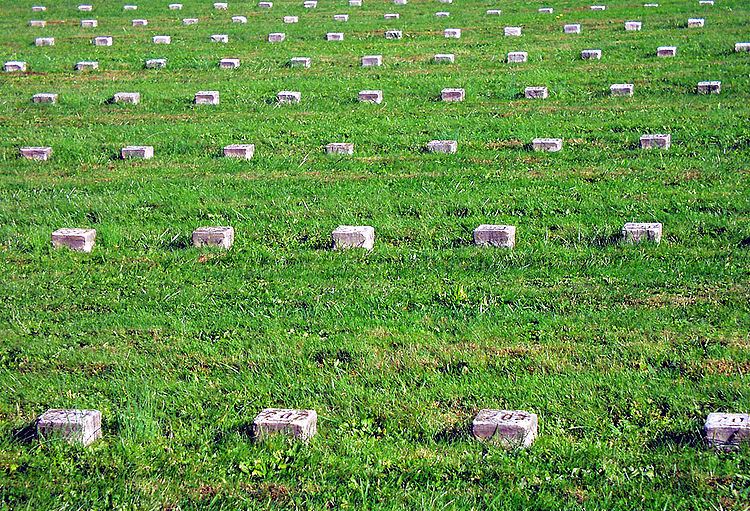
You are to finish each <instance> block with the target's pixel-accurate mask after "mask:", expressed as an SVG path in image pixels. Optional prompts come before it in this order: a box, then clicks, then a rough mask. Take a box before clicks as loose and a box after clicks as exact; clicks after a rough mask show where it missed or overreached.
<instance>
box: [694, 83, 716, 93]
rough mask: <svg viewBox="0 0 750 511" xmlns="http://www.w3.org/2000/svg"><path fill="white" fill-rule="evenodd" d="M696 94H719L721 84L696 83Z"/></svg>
mask: <svg viewBox="0 0 750 511" xmlns="http://www.w3.org/2000/svg"><path fill="white" fill-rule="evenodd" d="M698 94H721V82H719V81H710V82H698Z"/></svg>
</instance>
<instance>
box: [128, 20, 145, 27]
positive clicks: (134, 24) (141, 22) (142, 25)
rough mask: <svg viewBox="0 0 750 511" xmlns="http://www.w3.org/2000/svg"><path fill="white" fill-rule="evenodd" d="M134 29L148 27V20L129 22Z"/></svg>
mask: <svg viewBox="0 0 750 511" xmlns="http://www.w3.org/2000/svg"><path fill="white" fill-rule="evenodd" d="M130 23H131V24H132V25H133V26H134V27H146V26H148V20H144V19H137V20H133V21H131V22H130Z"/></svg>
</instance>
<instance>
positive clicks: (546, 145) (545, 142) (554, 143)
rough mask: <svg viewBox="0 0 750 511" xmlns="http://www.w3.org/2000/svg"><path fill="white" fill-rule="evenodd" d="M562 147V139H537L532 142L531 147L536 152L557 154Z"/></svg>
mask: <svg viewBox="0 0 750 511" xmlns="http://www.w3.org/2000/svg"><path fill="white" fill-rule="evenodd" d="M562 146H563V141H562V139H561V138H535V139H534V140H532V141H531V147H532V148H533V149H534V151H543V152H547V153H556V152H558V151H560V150H562Z"/></svg>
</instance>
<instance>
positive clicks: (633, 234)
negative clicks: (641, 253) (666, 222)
mask: <svg viewBox="0 0 750 511" xmlns="http://www.w3.org/2000/svg"><path fill="white" fill-rule="evenodd" d="M661 231H662V226H661V224H660V223H643V222H628V223H626V224H625V225H624V226H623V227H622V238H623V240H624V241H625V242H626V243H640V242H642V241H653V242H654V243H659V242H660V241H661Z"/></svg>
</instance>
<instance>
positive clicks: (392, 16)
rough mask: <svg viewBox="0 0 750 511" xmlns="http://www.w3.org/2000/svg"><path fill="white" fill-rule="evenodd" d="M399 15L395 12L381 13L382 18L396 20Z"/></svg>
mask: <svg viewBox="0 0 750 511" xmlns="http://www.w3.org/2000/svg"><path fill="white" fill-rule="evenodd" d="M400 17H401V15H400V14H399V13H397V12H387V13H385V14H383V19H386V20H397V19H399V18H400Z"/></svg>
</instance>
